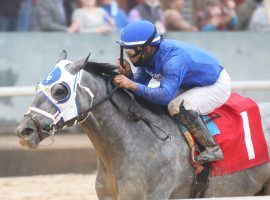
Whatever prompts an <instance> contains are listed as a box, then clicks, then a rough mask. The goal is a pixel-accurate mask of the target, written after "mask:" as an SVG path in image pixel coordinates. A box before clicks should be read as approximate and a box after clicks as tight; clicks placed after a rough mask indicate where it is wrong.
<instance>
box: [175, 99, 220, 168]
mask: <svg viewBox="0 0 270 200" xmlns="http://www.w3.org/2000/svg"><path fill="white" fill-rule="evenodd" d="M175 117H176V118H177V119H178V120H179V121H180V123H181V124H182V125H183V126H185V127H186V128H187V129H188V131H189V132H190V133H191V134H192V135H193V136H194V137H195V138H196V140H197V141H198V142H199V143H200V144H201V145H202V146H204V147H205V150H204V151H203V152H201V153H200V154H199V155H198V156H197V157H195V158H194V159H195V161H196V162H198V163H208V162H213V161H217V160H222V159H223V153H222V150H221V148H220V146H219V145H218V144H217V143H216V142H215V141H214V139H213V137H212V136H211V134H210V133H209V131H208V129H207V128H206V126H205V124H204V123H203V121H202V119H201V118H200V116H199V114H198V113H197V112H195V111H192V110H186V109H185V107H184V106H183V102H182V103H181V105H180V108H179V114H177V115H176V116H175Z"/></svg>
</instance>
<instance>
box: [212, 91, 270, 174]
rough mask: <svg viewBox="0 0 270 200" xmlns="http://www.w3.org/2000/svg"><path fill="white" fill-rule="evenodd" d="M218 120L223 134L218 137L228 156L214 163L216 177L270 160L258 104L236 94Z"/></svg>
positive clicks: (216, 120) (218, 111)
mask: <svg viewBox="0 0 270 200" xmlns="http://www.w3.org/2000/svg"><path fill="white" fill-rule="evenodd" d="M216 114H218V115H220V116H221V117H219V118H217V119H215V120H214V122H215V124H216V125H217V127H218V128H219V130H220V134H218V135H216V136H214V139H215V141H216V142H217V143H218V144H220V146H221V149H222V151H223V154H224V159H223V160H221V161H217V162H213V163H211V168H212V176H221V175H225V174H230V173H233V172H238V171H241V170H244V169H248V168H251V167H254V166H256V165H261V164H263V163H266V162H269V155H268V148H267V143H266V141H265V138H264V134H263V130H262V124H261V116H260V111H259V108H258V105H257V104H256V103H255V102H254V101H252V100H251V99H249V98H246V97H242V96H240V95H238V94H236V93H234V94H232V95H231V97H230V99H229V100H228V101H227V102H226V103H225V104H224V105H223V106H222V107H220V108H217V109H216V110H214V112H213V113H211V114H210V117H212V116H215V115H216Z"/></svg>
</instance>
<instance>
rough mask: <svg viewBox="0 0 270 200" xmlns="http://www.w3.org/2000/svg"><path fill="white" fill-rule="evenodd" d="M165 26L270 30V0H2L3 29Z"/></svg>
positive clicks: (90, 30)
mask: <svg viewBox="0 0 270 200" xmlns="http://www.w3.org/2000/svg"><path fill="white" fill-rule="evenodd" d="M142 18H143V19H147V20H149V21H151V22H153V23H154V24H155V25H156V27H157V28H158V30H159V32H160V33H161V34H163V33H165V32H166V31H226V30H230V31H234V30H250V31H270V0H118V1H116V0H1V1H0V31H62V32H70V33H75V32H82V33H101V34H108V33H112V32H117V31H121V29H122V28H123V27H124V26H125V25H126V24H127V23H128V22H129V21H133V20H137V19H142Z"/></svg>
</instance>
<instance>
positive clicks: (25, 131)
mask: <svg viewBox="0 0 270 200" xmlns="http://www.w3.org/2000/svg"><path fill="white" fill-rule="evenodd" d="M33 132H34V129H32V128H25V129H24V130H23V131H22V132H21V135H22V136H28V135H31V134H32V133H33Z"/></svg>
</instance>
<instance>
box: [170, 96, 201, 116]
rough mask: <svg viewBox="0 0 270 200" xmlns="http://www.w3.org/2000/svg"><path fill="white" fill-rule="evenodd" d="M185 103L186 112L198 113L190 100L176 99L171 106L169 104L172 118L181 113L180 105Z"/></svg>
mask: <svg viewBox="0 0 270 200" xmlns="http://www.w3.org/2000/svg"><path fill="white" fill-rule="evenodd" d="M182 101H184V105H183V106H184V107H185V109H186V110H194V111H196V109H195V108H193V106H192V104H191V102H190V101H189V100H188V98H185V99H182V98H179V97H178V98H175V99H173V100H172V101H171V102H170V103H169V104H168V111H169V113H170V115H171V116H174V115H176V114H178V113H179V107H180V104H181V103H182Z"/></svg>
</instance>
